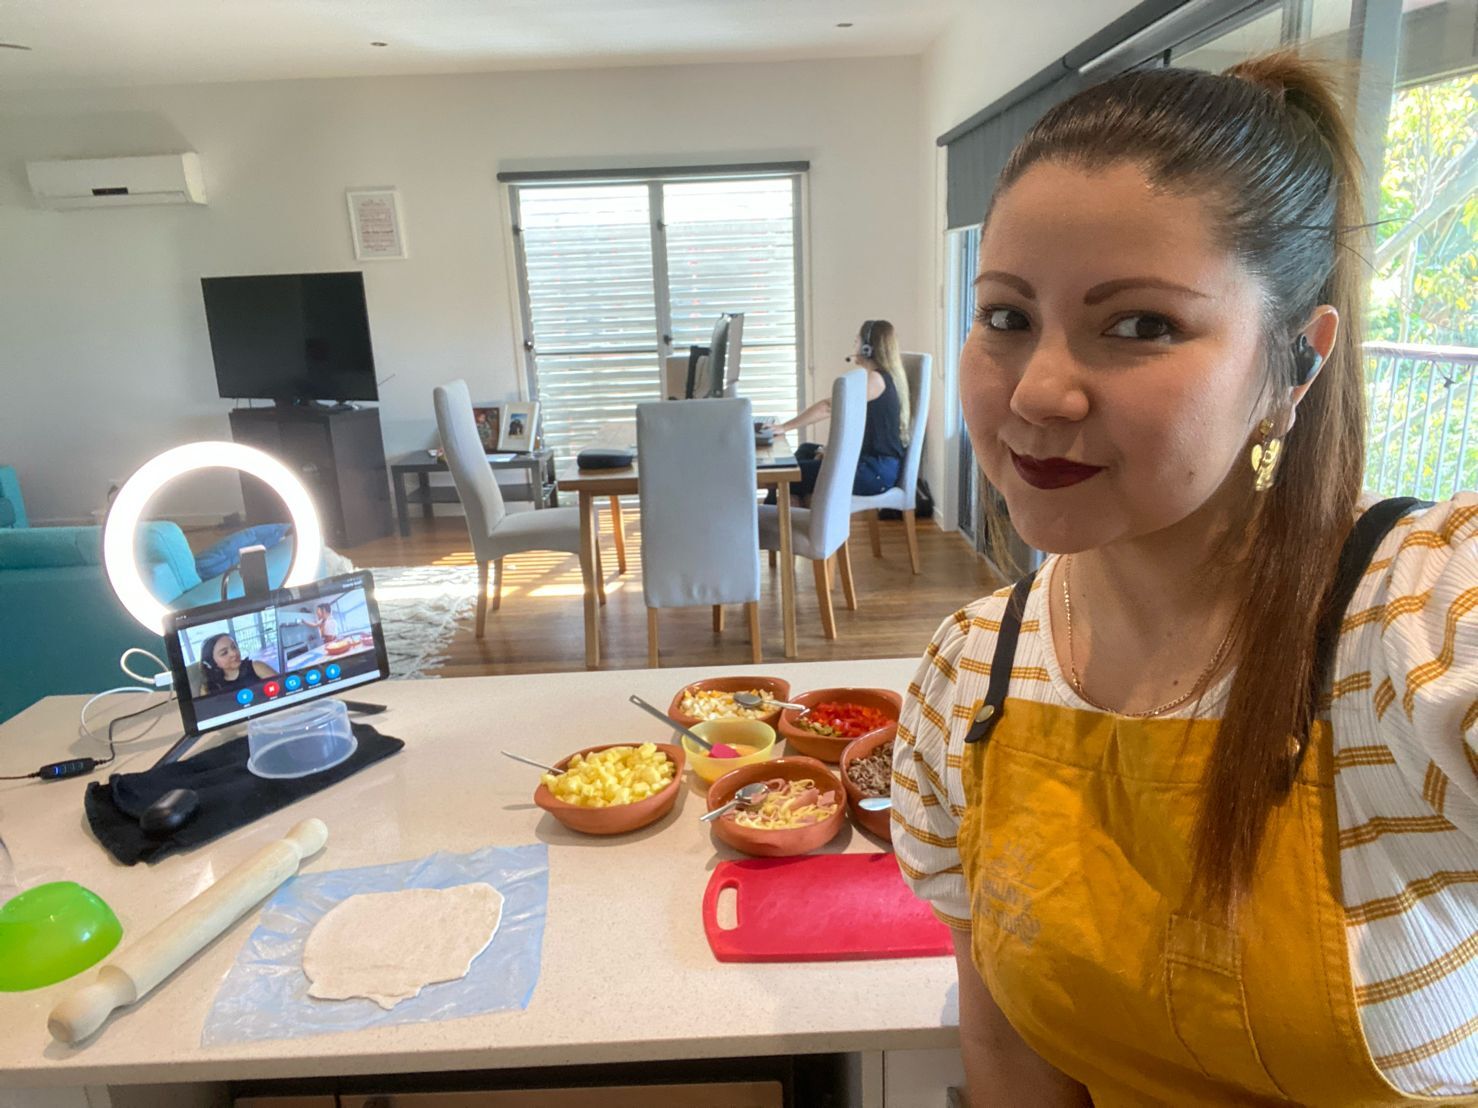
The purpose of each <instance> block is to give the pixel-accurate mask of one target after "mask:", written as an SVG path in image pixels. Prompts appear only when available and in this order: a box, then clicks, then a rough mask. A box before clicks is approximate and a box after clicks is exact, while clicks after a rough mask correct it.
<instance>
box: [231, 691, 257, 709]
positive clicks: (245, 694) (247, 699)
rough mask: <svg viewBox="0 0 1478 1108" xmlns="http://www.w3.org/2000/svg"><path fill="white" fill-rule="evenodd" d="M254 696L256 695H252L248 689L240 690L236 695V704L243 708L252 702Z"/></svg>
mask: <svg viewBox="0 0 1478 1108" xmlns="http://www.w3.org/2000/svg"><path fill="white" fill-rule="evenodd" d="M255 696H256V694H255V693H253V692H252V691H251V690H250V689H241V690H240V691H239V692H237V694H236V703H238V704H240V705H241V706H242V707H243V708H245V707H246V706H247V705H248V704H250V703H251V702H252V700H253V699H255Z"/></svg>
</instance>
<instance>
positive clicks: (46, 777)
mask: <svg viewBox="0 0 1478 1108" xmlns="http://www.w3.org/2000/svg"><path fill="white" fill-rule="evenodd" d="M134 654H142V655H143V656H144V657H146V658H148V659H150V660H151V661H153V662H155V663H157V664H158V665H159V667H160V668H159V670H158V671H157V672H155V673H153V674H142V673H136V672H134V671H133V670H132V669H130V668H129V665H128V659H129V657H130V656H131V655H134ZM118 668H119V669H121V670H123V672H124V673H126V674H128V676H130V677H132V678H133V679H134V680H135V681H137V682H139V683H138V684H137V685H119V686H118V687H117V688H113V689H105V690H103V691H102V692H100V693H98V694H96V695H95V696H92V697H90V698H89V699H88V700H87V702H86V703H85V704H83V705H82V711H81V712H79V713H78V715H77V734H78V735H79V736H80V737H81V738H84V739H95V740H98V741H103V740H102V739H101V738H100V736H97V735H94V734H93V733H92V729H91V728H90V727H89V726H88V725H87V710H88V709H89V708H91V707H92V706H93V705H94V704H96V703H97V702H98V701H99V700H102V699H103V698H104V697H108V696H117V695H123V694H126V693H153V692H159V691H161V690H167V689H170V688H172V687H173V685H174V679H173V675H172V674H171V673H170V670H169V667H168V666H167V665H165V664H164V661H163V659H161V658H160V657H159V656H158V655H156V654H153V653H151V652H150V651H148V650H145V649H143V648H142V647H138V646H131V647H129V648H128V649H127V650H125V651H124V652H123V656H122V657H120V658H119V659H118ZM174 699H175V698H174V694H173V693H171V694H170V695H169V696H168V697H166V698H165V699H163V700H161V701H159V702H157V703H155V704H150V705H149V706H148V707H146V708H140V709H139V710H138V711H136V712H129V713H128V714H127V715H122V716H116V717H114V718H113V719H111V720H109V721H108V735H107V740H106V741H107V743H108V756H107V757H106V758H69V759H67V760H66V761H63V762H50V763H48V764H47V765H44V766H42V767H41V768H40V769H38V770H36V771H35V772H33V773H22V774H18V775H15V776H5V777H0V781H29V780H31V779H33V778H35V779H39V780H42V781H61V780H63V779H65V778H68V777H81V776H82V775H83V774H86V773H91V772H92V771H93V770H95V769H97V768H98V767H99V766H105V765H107V764H108V763H109V762H112V761H113V760H114V759H116V758H117V757H118V750H117V740H116V739H114V737H113V729H114V728H115V727H116V726H117V725H118V724H120V723H123V722H125V721H126V720H130V719H136V718H137V717H139V716H141V715H144V714H146V713H148V712H153V711H156V710H158V709H160V708H163V707H164V706H165V705H166V704H169V703H171V702H172V701H173V700H174ZM150 726H151V727H152V726H153V725H152V724H151V725H150ZM145 733H146V734H147V732H145ZM138 737H139V738H142V736H138Z"/></svg>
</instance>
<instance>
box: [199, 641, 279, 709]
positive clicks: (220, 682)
mask: <svg viewBox="0 0 1478 1108" xmlns="http://www.w3.org/2000/svg"><path fill="white" fill-rule="evenodd" d="M200 669H201V672H202V673H204V674H205V680H204V681H203V682H202V683H201V686H200V695H201V696H210V695H211V694H212V693H221V692H230V691H232V690H234V689H241V688H245V687H247V686H249V685H251V684H253V683H254V682H257V681H261V680H263V679H265V678H268V677H276V676H277V671H276V670H275V669H273V668H272V667H271V666H269V665H268V664H267V663H266V662H256V661H253V660H252V659H250V658H243V657H242V656H241V648H240V647H238V646H237V645H236V640H235V639H233V638H232V637H231V636H230V635H212V636H211V637H210V638H208V639H206V640H205V642H204V643H203V644H201V649H200Z"/></svg>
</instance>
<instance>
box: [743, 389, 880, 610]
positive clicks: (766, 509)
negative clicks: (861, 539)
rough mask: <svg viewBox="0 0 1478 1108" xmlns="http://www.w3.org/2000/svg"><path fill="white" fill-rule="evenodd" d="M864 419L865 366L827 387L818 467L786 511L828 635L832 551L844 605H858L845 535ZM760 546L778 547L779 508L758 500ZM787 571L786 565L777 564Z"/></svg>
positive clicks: (848, 526) (865, 400) (849, 606)
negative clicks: (826, 424) (801, 504)
mask: <svg viewBox="0 0 1478 1108" xmlns="http://www.w3.org/2000/svg"><path fill="white" fill-rule="evenodd" d="M866 422H867V370H865V369H854V370H851V371H849V372H847V373H844V374H842V375H841V376H840V377H838V378H837V379H836V382H835V383H834V384H833V385H832V386H831V429H830V431H829V432H828V433H827V436H826V449H825V452H824V453H823V454H822V456H821V472H820V473H818V474H817V475H816V488H815V491H814V492H813V493H812V494H811V505H810V507H808V508H792V509H791V510H790V519H791V529H792V531H793V533H794V542H793V544H792V545H793V546H794V548H795V552H796V553H797V554H799V555H801V556H802V557H805V558H810V559H811V561H812V566H813V569H814V570H815V573H816V600H817V602H818V603H819V604H820V605H821V630H822V632H823V633H824V634H825V635H826V637H827V638H828V639H834V638H836V637H837V629H836V616H835V614H834V613H833V612H832V608H831V569H830V559H831V558H832V556H833V555H835V556H836V560H837V568H838V570H839V572H840V574H841V578H842V593H843V595H844V596H845V597H846V600H847V607H848V608H849V609H851V610H853V611H855V610H856V608H857V590H856V588H855V587H854V585H853V584H852V561H851V556H850V554H849V553H848V551H847V539H848V537H849V536H850V534H851V531H852V483H853V482H854V481H855V480H856V479H857V459H858V458H859V457H860V456H861V454H862V429H863V425H864V424H865V423H866ZM759 525H760V546H762V547H764V548H765V549H766V550H779V549H780V509H779V508H778V507H775V506H773V505H761V507H760V509H759ZM781 572H782V573H789V572H790V566H782V567H781Z"/></svg>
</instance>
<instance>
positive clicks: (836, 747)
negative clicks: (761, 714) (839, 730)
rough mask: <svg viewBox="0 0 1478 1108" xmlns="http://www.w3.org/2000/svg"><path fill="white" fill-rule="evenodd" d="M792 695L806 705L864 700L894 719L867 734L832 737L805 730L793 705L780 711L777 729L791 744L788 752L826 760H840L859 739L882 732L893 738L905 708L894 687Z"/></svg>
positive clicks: (796, 700) (861, 702) (795, 699)
mask: <svg viewBox="0 0 1478 1108" xmlns="http://www.w3.org/2000/svg"><path fill="white" fill-rule="evenodd" d="M790 699H791V700H792V701H794V702H795V703H797V704H805V705H807V706H815V705H817V704H825V703H827V702H828V701H832V700H839V701H842V702H843V703H846V704H861V705H862V706H863V707H865V708H876V709H877V710H878V711H880V712H882V713H883V714H884V715H886V716H887V717H888V718H889V719H890V720H891V721H892V722H890V723H888V724H887V725H886V726H884V727H878V728H876V729H874V730H872V731H869V732H867V734H865V735H857V736H855V737H853V738H850V739H832V738H827V737H826V736H825V735H818V734H816V732H814V731H808V730H806V729H805V728H804V727H802V726H801V725H800V724H799V723H797V722H796V720H797V719H798V718H799V716H800V712H799V711H797V710H796V709H794V708H786V709H785V710H784V711H783V712H781V713H780V722H779V723H778V724H776V725H775V730H776V731H778V732H779V734H780V737H781V738H782V739H784V740H785V741H786V742H787V743H788V744H789V746H788V747H787V752H795V753H799V754H808V755H810V756H811V757H812V758H820V759H821V760H822V761H823V762H835V761H837V760H838V759H840V758H841V756H842V751H844V750H846V749H847V746H848V745H849V744H850V743H853V742H856V741H857V740H858V739H872V738H876V737H878V736H879V735H882V736H885V739H891V738H892V737H893V736H894V735H896V734H897V733H898V713H899V712H901V711H902V710H903V697H902V696H900V695H899V694H898V693H896V692H894V691H893V690H892V689H813V690H812V691H811V692H808V693H801V695H800V696H793V697H791V698H790Z"/></svg>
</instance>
